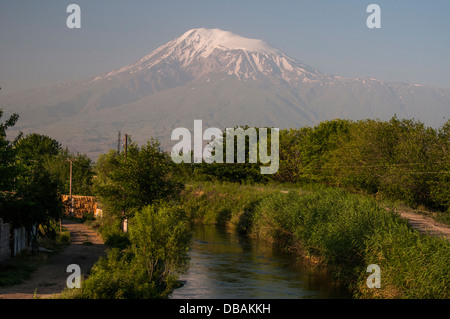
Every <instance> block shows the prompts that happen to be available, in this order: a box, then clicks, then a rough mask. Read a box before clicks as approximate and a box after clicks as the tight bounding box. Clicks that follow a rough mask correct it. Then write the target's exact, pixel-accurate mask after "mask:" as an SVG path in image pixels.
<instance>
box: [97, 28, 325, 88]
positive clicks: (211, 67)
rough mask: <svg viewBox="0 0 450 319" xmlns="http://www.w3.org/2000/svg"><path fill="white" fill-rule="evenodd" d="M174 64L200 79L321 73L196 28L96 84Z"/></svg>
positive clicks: (252, 43) (270, 50)
mask: <svg viewBox="0 0 450 319" xmlns="http://www.w3.org/2000/svg"><path fill="white" fill-rule="evenodd" d="M168 63H170V64H172V65H175V66H176V67H178V68H180V69H181V70H183V71H185V72H187V74H189V75H190V76H191V77H192V78H193V79H197V78H199V77H201V76H203V75H205V74H208V73H210V72H216V73H217V72H219V73H224V74H227V75H233V76H235V77H236V78H237V79H256V78H258V77H260V76H275V77H276V78H278V79H282V80H285V81H288V82H289V81H305V79H306V80H308V81H309V80H314V77H315V76H317V75H319V72H318V71H317V70H314V69H313V68H311V67H308V66H306V65H303V64H301V63H299V62H297V61H295V60H294V59H292V58H290V57H288V56H287V55H285V54H284V53H282V52H281V51H279V50H278V49H276V48H274V47H272V46H271V45H269V44H268V43H267V42H265V41H263V40H258V39H249V38H244V37H241V36H239V35H236V34H233V33H231V32H229V31H223V30H220V29H204V28H200V29H192V30H190V31H188V32H186V33H184V34H183V35H182V36H181V37H179V38H176V39H174V40H172V41H170V42H169V43H167V44H165V45H163V46H161V47H159V48H158V49H156V50H155V51H153V52H152V53H151V54H149V55H147V56H145V57H144V58H142V59H140V60H139V61H138V62H137V63H135V64H132V65H129V66H125V67H123V68H121V69H118V70H115V71H112V72H110V73H108V74H106V75H104V76H99V77H97V78H96V79H95V81H99V80H105V79H108V80H113V79H114V78H118V77H123V78H129V77H132V76H135V75H139V74H143V73H145V72H149V71H156V72H158V71H160V70H161V65H164V64H168Z"/></svg>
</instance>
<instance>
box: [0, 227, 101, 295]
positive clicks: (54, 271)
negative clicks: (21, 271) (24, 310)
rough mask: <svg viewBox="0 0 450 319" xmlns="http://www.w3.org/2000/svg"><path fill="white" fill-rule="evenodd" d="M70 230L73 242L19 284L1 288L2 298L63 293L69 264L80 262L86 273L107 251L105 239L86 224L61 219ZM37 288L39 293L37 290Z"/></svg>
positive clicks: (82, 269) (83, 272) (78, 263)
mask: <svg viewBox="0 0 450 319" xmlns="http://www.w3.org/2000/svg"><path fill="white" fill-rule="evenodd" d="M62 226H64V227H66V228H67V230H68V231H70V245H69V246H68V247H66V248H65V249H64V251H62V252H60V253H58V254H56V255H54V256H52V257H51V259H50V262H49V263H46V264H44V265H42V266H40V267H39V268H38V269H37V270H36V271H35V272H33V273H32V276H31V278H30V279H29V280H28V281H27V282H25V283H23V284H20V285H16V286H12V287H7V288H0V299H33V298H34V297H37V298H49V297H52V295H53V294H57V293H60V292H61V291H62V290H64V289H65V288H66V287H67V286H66V280H67V277H68V276H69V275H70V274H71V273H68V272H66V270H67V266H69V265H71V264H77V265H79V266H80V268H81V273H82V274H86V273H87V272H88V271H89V269H90V268H91V267H92V266H93V265H94V264H95V262H96V261H97V260H98V258H99V256H103V255H104V254H105V247H104V243H103V241H102V239H101V238H100V237H99V236H98V235H97V234H96V233H95V232H94V231H93V230H91V229H90V228H89V227H87V226H86V225H83V224H80V223H76V222H73V221H67V220H63V221H62ZM35 292H36V294H35Z"/></svg>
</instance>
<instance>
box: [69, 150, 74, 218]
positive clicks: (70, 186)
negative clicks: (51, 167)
mask: <svg viewBox="0 0 450 319" xmlns="http://www.w3.org/2000/svg"><path fill="white" fill-rule="evenodd" d="M67 161H69V162H70V179H69V199H70V215H71V216H73V198H72V165H73V162H74V161H76V159H70V158H68V159H67Z"/></svg>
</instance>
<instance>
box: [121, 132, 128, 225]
mask: <svg viewBox="0 0 450 319" xmlns="http://www.w3.org/2000/svg"><path fill="white" fill-rule="evenodd" d="M123 146H124V147H123V148H124V150H125V163H126V162H127V151H128V134H125V138H124V143H123ZM122 218H123V222H122V231H123V232H124V233H126V232H128V218H126V216H125V211H122Z"/></svg>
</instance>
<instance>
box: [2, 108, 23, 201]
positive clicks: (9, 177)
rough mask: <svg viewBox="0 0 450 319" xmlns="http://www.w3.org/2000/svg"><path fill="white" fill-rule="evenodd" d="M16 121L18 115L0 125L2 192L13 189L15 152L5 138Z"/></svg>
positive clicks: (15, 173) (15, 171) (15, 174)
mask: <svg viewBox="0 0 450 319" xmlns="http://www.w3.org/2000/svg"><path fill="white" fill-rule="evenodd" d="M2 116H3V110H2V109H0V119H1V118H2ZM18 119H19V115H17V114H13V115H11V116H10V117H9V119H7V120H6V122H5V123H0V190H2V191H12V190H13V189H14V180H15V178H16V176H17V169H16V165H15V159H16V151H15V150H14V147H13V145H14V143H13V142H11V141H9V140H8V139H7V138H6V131H7V129H8V128H10V127H12V126H14V125H15V124H16V123H17V121H18ZM19 137H20V136H19ZM0 199H1V198H0ZM0 208H1V202H0Z"/></svg>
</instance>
